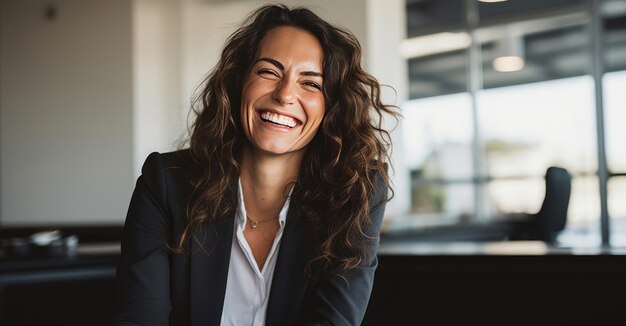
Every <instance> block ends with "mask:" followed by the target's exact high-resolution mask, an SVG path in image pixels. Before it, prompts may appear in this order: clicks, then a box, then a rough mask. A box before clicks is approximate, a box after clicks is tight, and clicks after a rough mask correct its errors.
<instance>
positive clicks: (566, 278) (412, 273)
mask: <svg viewBox="0 0 626 326" xmlns="http://www.w3.org/2000/svg"><path fill="white" fill-rule="evenodd" d="M624 253H625V252H624V250H623V249H591V248H589V249H582V250H581V249H570V248H551V247H546V246H545V245H543V244H542V243H536V242H479V243H473V242H455V243H440V242H437V243H425V242H414V243H411V242H406V243H398V242H393V243H389V244H385V243H383V244H382V245H381V248H380V252H379V267H378V270H377V272H376V280H375V283H374V290H373V293H372V298H371V300H370V304H369V307H368V312H367V315H366V319H365V322H364V325H466V324H470V325H481V326H482V325H613V324H620V325H621V324H623V323H624V321H623V320H624V314H623V307H622V303H621V302H622V300H621V299H618V300H615V299H613V298H621V297H623V296H624V294H626V255H624Z"/></svg>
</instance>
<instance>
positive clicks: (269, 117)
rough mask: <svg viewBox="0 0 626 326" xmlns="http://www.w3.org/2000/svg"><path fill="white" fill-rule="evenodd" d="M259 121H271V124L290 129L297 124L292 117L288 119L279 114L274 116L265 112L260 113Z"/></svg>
mask: <svg viewBox="0 0 626 326" xmlns="http://www.w3.org/2000/svg"><path fill="white" fill-rule="evenodd" d="M261 119H263V120H267V121H271V122H273V123H276V124H279V125H283V126H287V127H290V128H293V127H295V126H296V124H297V123H296V120H295V119H294V118H292V117H288V116H284V115H280V114H276V113H272V112H267V111H266V112H263V113H261Z"/></svg>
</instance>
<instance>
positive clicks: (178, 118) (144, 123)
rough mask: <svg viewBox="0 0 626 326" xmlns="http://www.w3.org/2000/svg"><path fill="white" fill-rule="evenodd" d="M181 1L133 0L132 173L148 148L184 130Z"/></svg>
mask: <svg viewBox="0 0 626 326" xmlns="http://www.w3.org/2000/svg"><path fill="white" fill-rule="evenodd" d="M181 7H182V2H180V1H172V0H135V1H133V8H132V9H133V58H132V59H133V61H132V62H133V117H132V121H133V144H134V151H133V155H134V160H133V162H134V165H133V173H134V177H135V178H137V177H139V175H140V174H141V166H142V165H143V162H144V161H145V159H146V157H147V156H148V154H150V153H151V152H153V151H158V152H167V151H171V150H173V149H175V148H176V147H177V142H178V141H179V140H180V139H181V138H182V137H183V136H184V132H185V128H184V126H185V124H184V120H183V114H182V113H183V112H187V111H188V107H189V105H188V100H182V97H181V92H182V86H181V80H182V72H181V67H182V61H181V60H182V53H183V51H182V43H183V42H182V39H183V38H182V37H181V15H182V13H181Z"/></svg>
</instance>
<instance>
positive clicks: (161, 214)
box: [112, 153, 171, 326]
mask: <svg viewBox="0 0 626 326" xmlns="http://www.w3.org/2000/svg"><path fill="white" fill-rule="evenodd" d="M164 180H165V178H164V174H163V168H162V164H161V160H160V157H159V154H158V153H152V154H150V156H148V158H147V159H146V161H145V163H144V165H143V168H142V175H141V176H140V177H139V178H138V179H137V184H136V186H135V190H134V192H133V195H132V197H131V201H130V205H129V208H128V214H127V216H126V221H125V223H124V233H123V237H122V244H121V250H122V255H121V259H120V261H119V263H118V266H117V273H116V294H117V302H116V305H115V308H114V317H113V324H112V325H114V326H138V325H142V326H143V325H146V326H148V325H149V326H161V325H162V326H166V325H168V324H169V313H170V310H171V305H170V289H169V255H168V252H167V248H166V246H165V235H167V234H168V229H169V227H168V225H169V222H168V218H167V216H168V214H167V212H166V209H165V208H166V207H167V205H166V204H165V203H166V198H165V193H166V192H165V181H164Z"/></svg>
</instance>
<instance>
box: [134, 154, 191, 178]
mask: <svg viewBox="0 0 626 326" xmlns="http://www.w3.org/2000/svg"><path fill="white" fill-rule="evenodd" d="M191 166H192V159H191V152H190V150H189V149H183V150H178V151H173V152H166V153H159V152H152V153H150V155H148V157H147V158H146V161H145V162H144V164H143V167H142V168H141V174H155V173H157V174H158V173H163V172H164V171H166V170H171V169H191Z"/></svg>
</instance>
